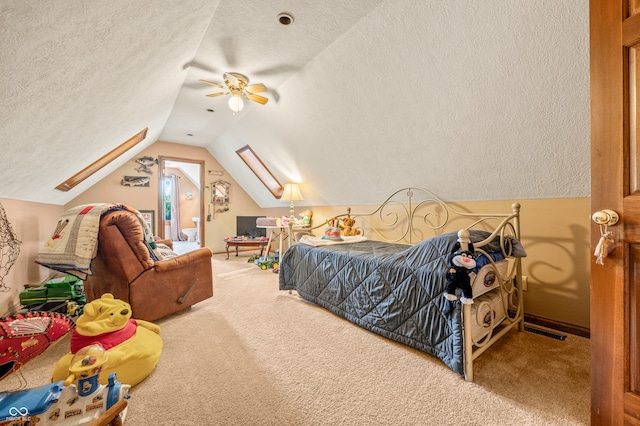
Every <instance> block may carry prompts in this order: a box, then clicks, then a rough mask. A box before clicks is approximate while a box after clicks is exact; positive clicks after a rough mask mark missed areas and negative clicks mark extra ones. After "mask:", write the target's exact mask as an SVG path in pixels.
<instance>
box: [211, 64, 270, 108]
mask: <svg viewBox="0 0 640 426" xmlns="http://www.w3.org/2000/svg"><path fill="white" fill-rule="evenodd" d="M223 77H224V85H222V84H218V83H214V82H211V81H207V80H198V81H200V82H202V83H205V84H210V85H211V86H215V87H219V88H220V89H223V90H224V91H223V92H217V93H209V94H208V95H207V96H210V97H216V96H224V95H231V98H229V108H231V110H232V111H233V112H240V111H242V108H244V101H243V98H244V99H248V100H250V101H253V102H257V103H259V104H262V105H264V104H266V103H267V101H268V100H269V99H268V98H265V97H264V96H260V95H256V93H262V92H266V91H267V88H266V86H265V85H264V84H262V83H256V84H249V78H248V77H247V76H245V75H242V74H240V73H237V72H226V73H224V75H223Z"/></svg>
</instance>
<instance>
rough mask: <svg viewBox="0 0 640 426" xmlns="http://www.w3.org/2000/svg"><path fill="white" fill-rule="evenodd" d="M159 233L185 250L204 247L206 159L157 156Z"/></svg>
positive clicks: (179, 251)
mask: <svg viewBox="0 0 640 426" xmlns="http://www.w3.org/2000/svg"><path fill="white" fill-rule="evenodd" d="M158 165H159V168H160V173H159V174H158V175H159V179H160V185H159V194H158V212H159V213H160V214H158V235H159V236H160V237H162V238H165V239H170V240H172V241H173V246H174V251H176V252H178V253H179V254H182V252H187V251H191V250H194V249H196V248H199V247H204V224H203V221H202V220H200V218H201V217H203V214H204V204H205V202H206V200H205V199H204V161H202V160H192V159H187V158H176V157H164V156H158Z"/></svg>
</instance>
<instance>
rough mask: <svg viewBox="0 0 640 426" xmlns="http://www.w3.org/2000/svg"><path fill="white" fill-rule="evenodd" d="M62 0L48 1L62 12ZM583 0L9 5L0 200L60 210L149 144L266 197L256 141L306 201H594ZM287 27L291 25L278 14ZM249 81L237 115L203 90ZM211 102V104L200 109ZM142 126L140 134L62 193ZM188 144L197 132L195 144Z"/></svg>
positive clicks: (2, 12) (3, 16)
mask: <svg viewBox="0 0 640 426" xmlns="http://www.w3.org/2000/svg"><path fill="white" fill-rule="evenodd" d="M54 3H55V4H54ZM588 10H589V3H588V0H527V1H525V0H483V1H482V2H478V1H476V0H460V1H455V2H451V1H449V0H386V1H382V0H369V1H367V0H358V1H353V0H351V1H348V2H347V1H340V0H332V1H322V2H318V1H311V0H306V1H301V0H272V1H260V0H220V1H219V2H216V1H210V0H181V1H180V2H174V1H169V0H153V1H151V0H147V1H144V0H138V1H135V2H130V1H123V0H115V1H109V2H88V1H80V0H66V1H65V2H50V1H35V0H30V1H23V0H9V1H7V0H5V1H3V2H2V3H0V46H1V48H2V49H1V52H2V61H1V62H0V71H1V72H0V97H1V99H0V100H1V101H2V102H0V117H1V118H0V120H1V121H0V150H1V151H2V157H0V167H2V170H3V177H4V185H2V187H0V198H14V199H22V200H29V201H39V202H47V203H55V204H64V203H65V202H67V201H69V200H70V199H72V198H73V197H75V196H77V195H78V194H79V193H81V192H82V191H84V190H86V189H87V188H88V187H89V186H90V185H92V184H93V183H95V182H97V181H98V180H99V179H100V178H102V177H104V176H106V174H108V173H109V172H111V171H113V170H115V169H116V168H117V167H118V166H120V165H121V164H123V163H124V162H126V161H128V160H129V159H130V158H132V157H134V156H135V155H136V154H137V153H138V152H140V150H142V149H143V148H144V147H146V146H148V145H149V144H151V143H153V142H155V141H156V140H164V141H168V142H177V143H182V144H190V145H198V146H203V147H205V148H207V149H208V150H209V151H210V152H211V153H212V154H213V155H214V157H215V158H216V159H217V160H218V161H219V162H220V163H221V164H222V166H223V167H224V168H225V169H226V170H227V172H228V173H230V174H231V176H232V177H233V178H234V179H235V180H236V181H237V182H238V183H239V184H240V185H242V187H243V188H244V189H245V190H246V191H247V192H248V193H249V194H250V195H251V196H252V197H253V199H254V200H255V201H256V202H257V203H258V204H259V205H261V206H263V207H269V206H278V207H281V206H282V203H281V202H280V201H278V200H274V198H273V197H272V196H271V194H270V193H269V192H268V191H267V190H266V189H265V188H264V186H263V185H262V184H260V183H259V182H258V181H257V179H256V178H255V176H253V175H252V174H251V173H250V172H248V171H247V170H246V168H245V166H244V164H243V163H242V161H241V160H240V159H239V158H238V156H237V155H236V154H235V150H236V149H238V148H240V147H242V146H244V145H246V144H249V145H251V146H252V147H253V148H254V150H255V151H256V152H257V153H258V155H259V156H260V157H261V158H262V160H263V161H264V162H265V163H266V164H267V165H268V166H269V168H270V169H271V170H272V171H273V172H274V174H275V175H276V177H277V178H278V180H280V181H281V182H282V183H285V182H288V181H290V180H293V181H299V182H302V190H303V194H304V196H305V203H304V204H308V205H326V204H330V205H331V204H333V205H340V204H365V203H374V202H378V201H380V200H381V199H383V198H384V196H385V195H387V194H388V193H390V192H392V191H393V190H395V189H397V188H400V187H402V186H407V185H412V186H422V187H426V188H429V189H431V190H433V191H434V192H436V193H437V194H439V195H441V196H442V197H443V198H445V199H448V200H481V199H490V200H501V199H514V198H515V199H528V198H558V197H585V196H588V195H589V186H590V182H589V176H590V174H589V57H588V52H589V37H588V36H589V17H588ZM281 12H289V13H291V14H292V15H293V16H294V23H293V24H292V25H290V26H282V25H280V24H279V23H278V21H277V15H278V14H279V13H281ZM226 71H234V72H241V73H244V74H246V75H247V76H249V78H250V79H251V82H262V83H264V84H265V85H266V86H267V87H268V88H269V93H268V94H266V96H267V97H268V98H269V102H268V103H267V104H266V105H257V104H252V103H250V104H248V105H247V106H246V107H245V109H244V110H243V111H242V112H241V113H239V114H236V115H233V114H232V113H231V111H230V110H229V109H228V108H227V106H226V101H227V99H226V97H224V98H210V97H206V96H205V95H206V94H207V93H212V92H214V91H216V89H215V88H214V87H212V86H207V85H204V84H202V83H199V82H198V79H207V80H210V81H215V82H222V73H224V72H226ZM207 109H213V110H214V112H208V111H207ZM145 127H149V133H148V135H147V139H146V140H145V142H144V143H142V144H140V145H139V146H138V147H136V148H134V149H133V150H131V151H130V152H128V153H127V154H126V155H125V156H123V158H121V159H119V160H118V161H115V162H114V163H113V164H111V165H110V166H108V167H106V168H105V169H103V170H102V171H100V172H99V173H97V174H96V175H95V176H94V177H92V178H90V179H88V180H87V181H86V182H85V183H83V184H81V185H79V186H78V187H76V188H75V189H74V190H72V191H69V193H62V192H60V191H57V190H55V189H53V188H54V187H55V186H56V185H57V184H59V183H60V182H62V181H63V180H65V179H67V178H68V177H70V176H71V175H72V174H74V173H76V172H77V171H79V170H81V169H82V168H84V167H85V166H86V165H87V164H88V163H90V162H92V161H94V160H96V159H97V158H99V157H100V156H102V155H104V154H105V153H107V152H108V151H110V150H112V149H113V148H115V147H116V146H117V145H119V144H120V143H122V142H123V141H125V140H126V139H128V138H130V137H131V136H133V135H134V134H136V133H137V132H139V131H140V130H142V129H143V128H145ZM189 134H190V135H192V136H188V135H189Z"/></svg>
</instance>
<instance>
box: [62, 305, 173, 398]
mask: <svg viewBox="0 0 640 426" xmlns="http://www.w3.org/2000/svg"><path fill="white" fill-rule="evenodd" d="M159 333H160V327H158V326H157V325H155V324H153V323H151V322H147V321H143V320H136V319H132V318H131V306H130V305H129V304H128V303H126V302H124V301H122V300H119V299H115V298H114V297H113V295H112V294H110V293H105V294H103V295H102V297H101V298H100V299H95V300H93V301H91V302H89V303H87V304H86V305H85V306H84V312H83V313H82V315H80V316H79V317H78V320H77V321H76V327H75V329H74V330H73V333H72V334H71V352H69V353H68V354H66V355H64V356H63V357H62V358H60V360H59V361H58V362H57V363H56V365H55V367H54V370H53V375H52V380H53V381H54V382H56V381H58V380H64V379H66V378H67V376H68V375H69V366H70V363H71V360H72V359H73V356H74V354H75V353H76V352H78V351H79V350H80V349H82V348H84V347H86V346H89V345H94V344H99V345H100V346H102V347H103V348H104V349H105V350H106V352H107V366H106V367H105V368H104V369H103V370H102V372H101V373H100V383H101V384H107V381H108V377H109V374H111V373H112V372H115V373H116V376H117V379H118V381H120V382H122V383H126V384H128V385H131V386H134V385H136V384H138V383H140V382H141V381H142V380H143V379H144V378H146V377H147V376H148V375H149V374H151V372H152V371H153V369H154V368H155V366H156V363H157V362H158V359H159V358H160V354H161V353H162V339H161V338H160V336H159V335H158V334H159Z"/></svg>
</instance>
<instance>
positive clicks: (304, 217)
mask: <svg viewBox="0 0 640 426" xmlns="http://www.w3.org/2000/svg"><path fill="white" fill-rule="evenodd" d="M299 216H300V220H301V221H302V222H303V224H305V225H310V224H311V218H313V211H311V210H305V211H303V212H302V213H300V214H299Z"/></svg>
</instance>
